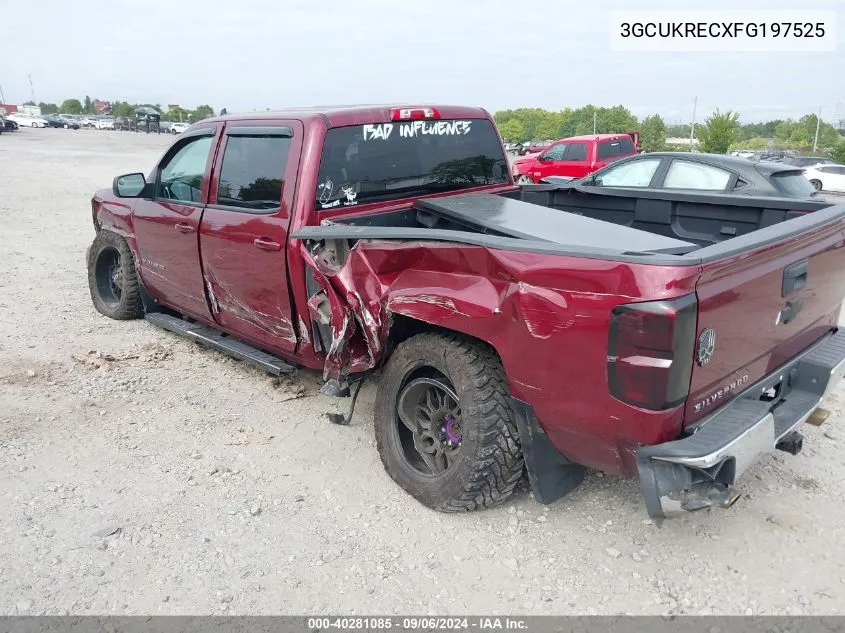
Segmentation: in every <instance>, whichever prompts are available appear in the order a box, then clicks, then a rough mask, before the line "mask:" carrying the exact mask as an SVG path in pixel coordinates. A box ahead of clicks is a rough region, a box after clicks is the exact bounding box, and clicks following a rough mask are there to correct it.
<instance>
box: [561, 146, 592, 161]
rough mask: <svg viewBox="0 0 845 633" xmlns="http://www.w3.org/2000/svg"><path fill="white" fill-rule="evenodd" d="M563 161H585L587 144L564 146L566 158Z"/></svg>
mask: <svg viewBox="0 0 845 633" xmlns="http://www.w3.org/2000/svg"><path fill="white" fill-rule="evenodd" d="M563 160H581V161H584V160H587V144H586V143H568V144H567V145H566V156H564V158H563Z"/></svg>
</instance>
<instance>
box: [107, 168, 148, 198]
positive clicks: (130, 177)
mask: <svg viewBox="0 0 845 633" xmlns="http://www.w3.org/2000/svg"><path fill="white" fill-rule="evenodd" d="M146 186H147V179H146V178H144V174H140V173H138V174H123V175H122V176H118V177H117V178H115V179H114V182H112V187H111V188H112V191H113V192H114V195H116V196H117V197H118V198H137V197H138V196H139V195H140V194H141V192H142V191H143V190H144V188H145V187H146Z"/></svg>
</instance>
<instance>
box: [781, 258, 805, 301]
mask: <svg viewBox="0 0 845 633" xmlns="http://www.w3.org/2000/svg"><path fill="white" fill-rule="evenodd" d="M806 285H807V260H806V259H802V260H801V261H799V262H795V263H794V264H791V265H789V266H787V267H786V268H785V269H784V271H783V283H782V285H781V289H780V296H781V297H786V296H788V295H791V294H792V293H793V292H798V291H799V290H801V288H803V287H804V286H806Z"/></svg>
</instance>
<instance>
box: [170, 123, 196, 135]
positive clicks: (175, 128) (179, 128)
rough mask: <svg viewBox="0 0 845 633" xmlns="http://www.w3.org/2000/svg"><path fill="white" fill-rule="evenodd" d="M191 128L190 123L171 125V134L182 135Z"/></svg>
mask: <svg viewBox="0 0 845 633" xmlns="http://www.w3.org/2000/svg"><path fill="white" fill-rule="evenodd" d="M189 127H191V124H190V123H172V124H171V125H170V133H171V134H181V133H182V132H184V131H185V130H187V129H188V128H189Z"/></svg>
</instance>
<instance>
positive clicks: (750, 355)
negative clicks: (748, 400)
mask: <svg viewBox="0 0 845 633" xmlns="http://www.w3.org/2000/svg"><path fill="white" fill-rule="evenodd" d="M817 213H818V214H819V216H820V217H818V219H819V220H822V217H821V215H822V214H823V215H824V216H825V217H826V216H828V212H826V211H822V212H817ZM811 215H816V214H811ZM829 220H830V221H827V222H825V223H823V224H821V225H819V224H818V223H815V224H816V226H812V225H813V222H812V220H811V219H810V217H805V218H800V219H797V220H790V221H789V222H785V223H783V224H781V225H779V226H777V227H775V226H773V227H770V228H768V229H764V230H762V231H759V232H758V233H760V234H761V236H760V238H761V240H762V241H766V238H770V239H768V243H763V242H762V241H761V242H758V244H757V245H756V246H755V245H753V244H751V245H750V248H749V249H748V250H740V251H739V252H737V251H736V250H735V251H734V252H733V253H731V254H730V255H728V256H727V257H723V258H719V259H715V260H712V259H705V260H704V263H703V264H702V273H701V276H700V278H699V280H698V283H697V285H696V293H697V295H698V306H699V314H698V327H697V334H696V338H697V340H696V347H695V352H694V353H695V362H694V364H693V372H692V378H691V382H690V396H689V399H688V400H687V408H686V415H685V423H686V424H690V423H692V422H695V421H696V420H698V419H700V418H701V417H702V416H703V415H706V414H708V413H710V412H712V411H713V410H715V409H716V408H718V406H719V405H722V404H725V403H726V402H728V401H729V400H730V399H731V398H732V397H733V396H734V395H737V394H738V393H741V392H742V391H743V390H744V389H746V388H747V387H749V386H751V385H752V384H753V383H754V382H755V381H756V380H758V379H759V378H762V377H763V376H765V375H766V374H768V373H771V372H773V371H775V370H776V369H777V368H778V367H780V366H781V365H783V364H785V363H786V362H787V361H789V360H790V359H791V358H793V357H794V356H795V355H796V354H798V353H800V352H801V351H802V350H804V349H806V348H807V347H808V346H809V345H811V344H812V343H813V342H814V341H816V340H818V339H819V338H820V337H821V336H823V335H824V334H825V333H826V332H829V331H830V330H831V329H833V328H835V327H836V323H837V320H838V316H839V310H840V307H841V304H842V301H843V298H845V248H843V246H844V245H845V241H843V238H845V230H844V229H845V224H843V222H842V220H841V213H840V214H839V216H838V217H837V216H831V217H830V218H829ZM793 223H797V224H795V225H794V226H793V227H789V228H787V225H792V224H793ZM805 226H807V229H806V230H805V229H804V228H803V227H805ZM795 228H799V229H801V230H799V231H797V232H796V231H795ZM778 230H781V232H782V233H783V234H784V235H783V236H782V237H780V238H779V239H771V237H772V235H774V233H775V232H776V231H778ZM790 230H791V234H789V231H790ZM764 232H765V234H764ZM753 235H754V234H749V235H747V236H744V239H745V240H749V239H750V238H752V236H753ZM740 239H743V238H740ZM732 241H733V240H731V242H732ZM723 244H727V243H723ZM711 248H712V247H711ZM708 250H710V249H708ZM703 253H704V252H703V251H702V254H703ZM770 395H776V394H770Z"/></svg>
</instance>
